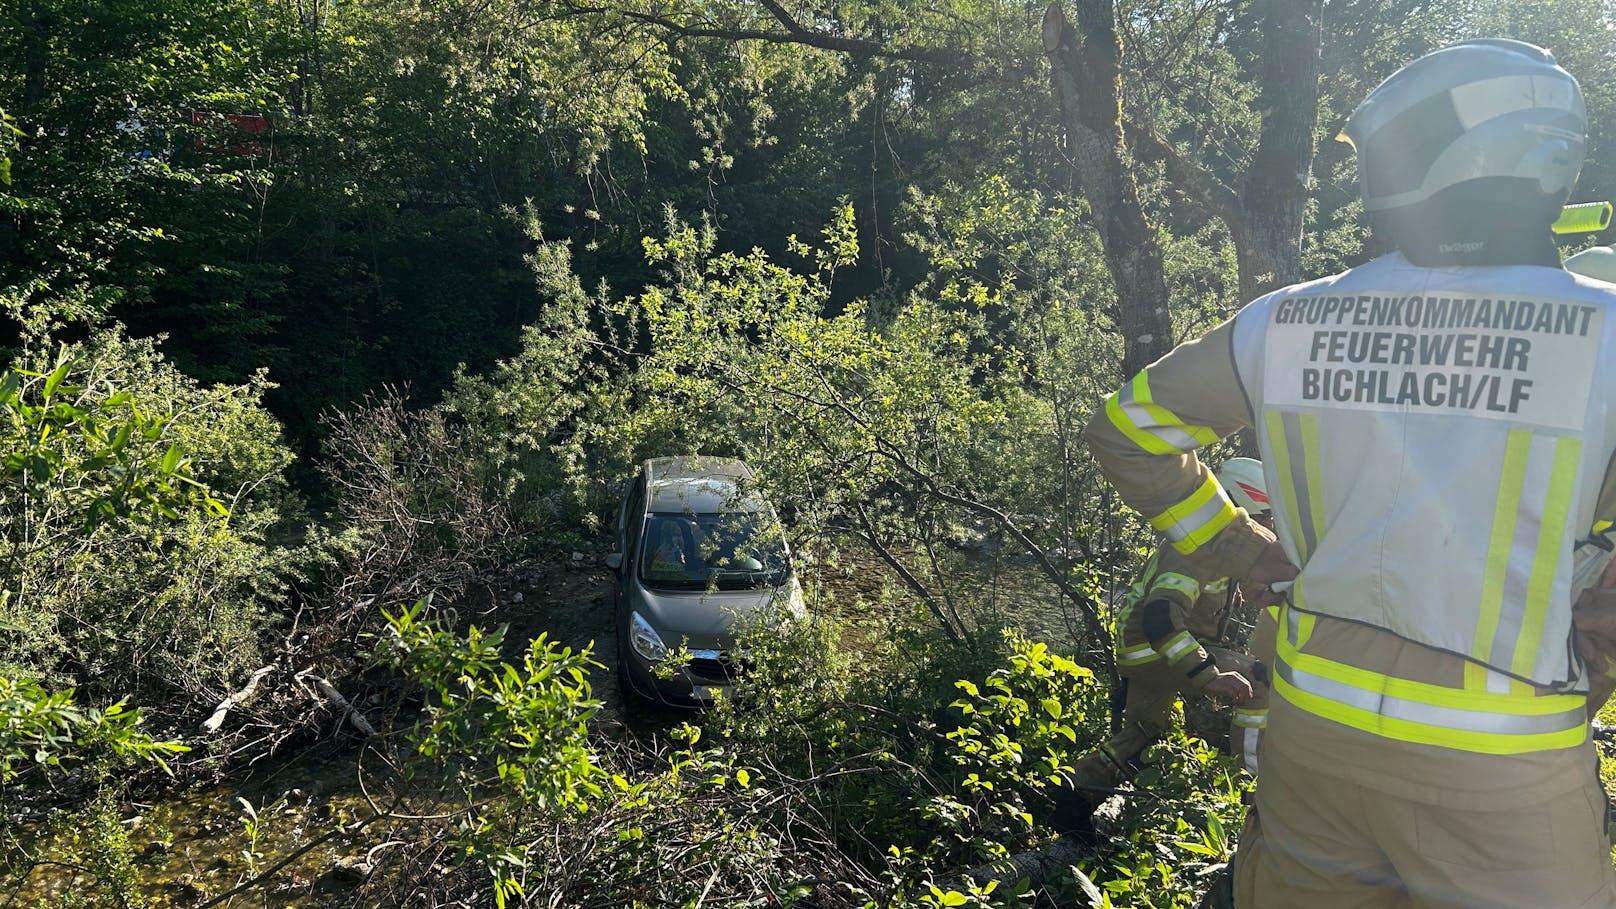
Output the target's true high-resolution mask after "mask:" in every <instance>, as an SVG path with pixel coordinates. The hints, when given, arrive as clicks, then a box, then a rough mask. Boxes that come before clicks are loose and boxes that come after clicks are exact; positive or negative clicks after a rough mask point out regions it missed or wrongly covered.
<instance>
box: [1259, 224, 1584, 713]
mask: <svg viewBox="0 0 1616 909" xmlns="http://www.w3.org/2000/svg"><path fill="white" fill-rule="evenodd" d="M1613 305H1616V288H1612V287H1611V286H1609V285H1605V284H1602V283H1600V282H1596V281H1591V280H1588V279H1586V278H1580V277H1578V276H1575V275H1572V274H1569V273H1567V272H1565V271H1563V270H1561V269H1556V268H1544V267H1537V266H1510V267H1496V268H1448V269H1425V268H1418V267H1415V266H1414V265H1411V264H1410V263H1409V262H1408V261H1407V260H1406V259H1404V258H1403V257H1402V256H1401V255H1400V254H1393V255H1390V256H1385V257H1382V258H1380V259H1376V260H1375V261H1373V262H1370V263H1367V264H1365V265H1363V266H1360V267H1358V268H1355V269H1352V270H1350V271H1347V272H1343V273H1342V274H1340V275H1336V276H1334V277H1330V278H1324V279H1321V280H1319V281H1314V282H1310V283H1307V284H1300V285H1294V286H1292V287H1288V288H1284V289H1282V290H1279V291H1275V292H1274V293H1272V294H1269V295H1268V296H1265V297H1263V298H1261V299H1259V300H1257V301H1255V302H1253V303H1252V304H1250V305H1249V306H1247V307H1246V308H1245V309H1243V310H1241V312H1240V313H1239V315H1238V316H1236V322H1235V330H1234V347H1235V350H1234V355H1235V365H1236V369H1237V371H1238V373H1239V376H1240V380H1241V382H1242V384H1243V385H1244V387H1245V389H1246V393H1247V395H1248V397H1249V398H1250V400H1251V405H1252V412H1253V414H1254V416H1255V418H1256V423H1257V435H1258V439H1259V444H1260V447H1261V449H1262V456H1263V467H1264V471H1265V473H1266V479H1267V482H1268V494H1269V498H1270V501H1271V503H1272V504H1273V508H1274V514H1275V524H1276V532H1277V534H1278V535H1279V538H1280V540H1281V542H1282V543H1283V544H1284V546H1285V548H1286V551H1287V552H1288V553H1290V556H1291V559H1292V560H1293V561H1294V562H1295V563H1296V564H1297V565H1299V566H1301V574H1300V575H1299V577H1298V578H1297V582H1296V585H1295V587H1294V588H1293V592H1292V594H1291V596H1292V599H1293V602H1294V603H1295V605H1296V606H1297V607H1298V608H1301V609H1303V610H1305V611H1309V612H1316V613H1320V614H1323V615H1330V616H1336V617H1339V618H1343V619H1349V620H1352V621H1357V622H1363V623H1367V624H1369V625H1373V626H1376V627H1379V628H1384V629H1386V630H1388V631H1391V632H1393V633H1395V634H1397V635H1400V636H1402V637H1404V638H1407V639H1409V640H1412V641H1415V642H1418V643H1421V644H1425V645H1428V646H1431V647H1435V648H1438V649H1441V650H1445V651H1448V652H1451V653H1455V654H1459V655H1462V656H1467V657H1470V658H1472V659H1475V660H1477V661H1478V662H1480V663H1484V664H1486V665H1488V666H1490V667H1492V668H1494V669H1496V670H1498V671H1499V672H1501V673H1505V674H1507V675H1511V676H1514V677H1516V678H1519V679H1523V680H1528V681H1532V682H1535V683H1537V684H1541V685H1560V684H1565V683H1572V682H1576V680H1577V679H1578V678H1579V676H1580V667H1579V665H1578V662H1577V658H1576V655H1575V653H1574V650H1573V648H1572V645H1571V595H1572V591H1571V574H1572V550H1573V547H1574V546H1575V543H1576V540H1577V539H1578V538H1579V537H1580V536H1581V535H1582V534H1583V533H1585V532H1586V530H1587V528H1588V527H1589V525H1590V523H1591V521H1592V512H1593V506H1594V499H1595V496H1596V495H1597V494H1598V492H1599V485H1600V481H1601V479H1602V478H1603V474H1604V471H1605V467H1606V465H1607V463H1608V462H1609V460H1610V456H1611V452H1612V450H1613V449H1616V436H1613V429H1616V427H1613V423H1616V421H1613V420H1612V419H1610V416H1609V415H1608V414H1607V409H1606V402H1607V401H1610V400H1612V395H1613V394H1616V356H1613V354H1616V316H1612V315H1609V313H1608V310H1609V309H1610V307H1612V306H1613Z"/></svg>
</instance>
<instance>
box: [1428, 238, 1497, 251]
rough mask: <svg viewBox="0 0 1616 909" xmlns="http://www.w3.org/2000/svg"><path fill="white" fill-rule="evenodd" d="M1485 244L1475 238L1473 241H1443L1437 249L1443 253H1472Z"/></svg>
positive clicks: (1479, 249)
mask: <svg viewBox="0 0 1616 909" xmlns="http://www.w3.org/2000/svg"><path fill="white" fill-rule="evenodd" d="M1486 245H1487V244H1486V243H1485V242H1483V241H1481V240H1477V241H1476V242H1474V243H1443V244H1442V245H1441V246H1438V247H1437V249H1439V250H1441V251H1442V252H1445V253H1473V252H1480V251H1481V248H1482V247H1483V246H1486Z"/></svg>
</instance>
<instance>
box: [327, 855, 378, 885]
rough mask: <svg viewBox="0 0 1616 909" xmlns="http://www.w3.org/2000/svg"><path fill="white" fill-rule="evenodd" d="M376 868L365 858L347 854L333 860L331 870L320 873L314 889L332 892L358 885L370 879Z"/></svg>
mask: <svg viewBox="0 0 1616 909" xmlns="http://www.w3.org/2000/svg"><path fill="white" fill-rule="evenodd" d="M374 870H375V869H374V868H373V867H372V866H371V864H370V863H369V862H367V861H365V860H364V859H362V858H358V857H356V856H349V855H345V856H343V857H341V858H339V859H337V860H336V861H335V862H333V863H332V865H331V868H330V870H328V871H327V872H326V873H324V874H322V875H320V879H319V880H317V881H315V882H314V889H315V890H316V891H319V892H321V893H330V892H331V891H333V890H346V889H348V888H350V887H357V886H359V885H360V884H363V883H364V882H365V881H367V880H369V879H370V875H371V872H372V871H374Z"/></svg>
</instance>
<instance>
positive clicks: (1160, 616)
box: [1116, 546, 1233, 691]
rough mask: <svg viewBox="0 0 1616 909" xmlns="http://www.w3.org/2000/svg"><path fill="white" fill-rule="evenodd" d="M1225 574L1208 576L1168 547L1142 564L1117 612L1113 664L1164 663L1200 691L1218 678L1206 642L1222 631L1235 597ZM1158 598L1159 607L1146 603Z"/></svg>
mask: <svg viewBox="0 0 1616 909" xmlns="http://www.w3.org/2000/svg"><path fill="white" fill-rule="evenodd" d="M1232 586H1233V585H1232V584H1231V582H1230V581H1229V579H1228V578H1227V577H1209V576H1207V574H1206V572H1205V570H1204V566H1202V565H1200V564H1198V563H1196V562H1195V561H1194V560H1192V559H1190V558H1189V557H1188V556H1184V555H1181V554H1180V553H1178V552H1177V551H1175V550H1174V549H1172V548H1171V547H1165V546H1164V547H1162V549H1161V550H1159V551H1158V552H1157V553H1156V555H1155V556H1154V557H1153V558H1151V560H1150V562H1149V563H1148V564H1146V566H1145V569H1144V571H1143V572H1141V574H1140V577H1139V580H1138V582H1137V583H1135V584H1134V586H1133V588H1132V589H1130V590H1129V592H1128V596H1127V599H1126V601H1125V602H1124V603H1123V607H1122V611H1121V612H1119V613H1118V615H1117V648H1116V649H1117V665H1118V667H1120V668H1121V670H1122V672H1123V674H1124V675H1127V674H1128V673H1129V671H1130V670H1132V669H1135V668H1138V667H1143V666H1146V665H1149V664H1152V663H1155V662H1158V661H1160V662H1163V663H1165V664H1166V665H1167V666H1168V667H1171V668H1172V669H1174V670H1176V671H1177V672H1179V673H1180V674H1182V675H1183V676H1184V677H1185V683H1186V685H1187V686H1188V687H1190V688H1193V689H1195V690H1197V691H1198V690H1200V689H1202V688H1205V687H1206V684H1207V683H1208V682H1210V681H1212V679H1214V678H1216V677H1217V669H1216V668H1215V664H1214V663H1213V661H1212V658H1211V656H1210V654H1208V652H1207V649H1206V646H1205V644H1206V643H1207V642H1213V643H1215V642H1216V641H1217V639H1218V638H1219V637H1220V636H1221V634H1222V631H1223V629H1222V625H1223V623H1224V621H1225V619H1226V617H1227V615H1228V610H1229V607H1230V605H1231V599H1232V596H1233V590H1232ZM1157 601H1162V602H1165V603H1166V605H1167V608H1166V609H1164V610H1157V609H1152V608H1149V607H1148V605H1147V604H1150V603H1153V602H1157Z"/></svg>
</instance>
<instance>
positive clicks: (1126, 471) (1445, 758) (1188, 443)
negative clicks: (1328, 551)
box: [1087, 272, 1616, 803]
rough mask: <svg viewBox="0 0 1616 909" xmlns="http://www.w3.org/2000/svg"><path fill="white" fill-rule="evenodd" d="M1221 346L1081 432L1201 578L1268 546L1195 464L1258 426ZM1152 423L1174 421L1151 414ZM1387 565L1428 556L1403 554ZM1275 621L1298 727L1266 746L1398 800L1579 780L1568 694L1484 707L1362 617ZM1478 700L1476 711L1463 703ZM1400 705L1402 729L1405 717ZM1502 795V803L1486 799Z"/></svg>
mask: <svg viewBox="0 0 1616 909" xmlns="http://www.w3.org/2000/svg"><path fill="white" fill-rule="evenodd" d="M1550 274H1553V273H1552V272H1550ZM1293 290H1294V288H1288V289H1286V290H1283V291H1279V292H1277V293H1278V294H1279V295H1284V294H1286V293H1288V292H1290V291H1293ZM1233 336H1234V322H1233V321H1232V320H1231V322H1229V323H1225V324H1224V325H1222V326H1219V327H1218V328H1216V329H1214V330H1213V331H1212V332H1210V333H1209V334H1208V335H1206V336H1205V337H1203V338H1202V339H1200V340H1199V341H1195V342H1190V343H1187V344H1184V345H1181V346H1180V347H1179V348H1178V349H1176V350H1175V351H1173V352H1172V353H1171V354H1169V355H1168V356H1167V357H1164V358H1163V359H1162V360H1160V361H1158V362H1157V363H1155V364H1153V365H1151V366H1150V367H1149V368H1147V369H1146V370H1145V371H1144V372H1142V373H1141V374H1140V375H1139V376H1136V377H1134V378H1133V380H1132V381H1130V383H1129V384H1128V385H1127V386H1125V387H1124V389H1122V390H1121V391H1120V392H1119V393H1118V394H1116V395H1113V396H1112V397H1111V398H1109V399H1107V401H1106V403H1105V405H1104V406H1102V407H1101V409H1100V410H1099V411H1097V412H1096V414H1095V415H1094V417H1093V419H1092V420H1091V421H1090V423H1089V426H1088V430H1087V434H1088V440H1089V443H1090V446H1091V450H1092V451H1093V452H1094V454H1095V456H1096V458H1097V459H1098V460H1099V462H1100V465H1101V468H1102V470H1103V471H1104V473H1105V475H1106V476H1107V478H1108V479H1109V480H1111V482H1112V483H1113V484H1114V485H1115V486H1116V488H1117V489H1118V491H1119V493H1121V495H1122V497H1123V499H1124V501H1126V502H1128V504H1129V505H1131V506H1132V507H1134V508H1135V509H1137V510H1138V511H1140V512H1141V513H1143V514H1144V515H1146V516H1147V517H1148V518H1150V520H1151V523H1152V524H1153V525H1154V526H1155V527H1156V528H1157V529H1158V530H1160V531H1162V532H1163V533H1164V535H1166V536H1167V538H1168V539H1169V541H1171V542H1172V544H1173V545H1174V546H1175V547H1176V548H1177V549H1179V550H1180V551H1181V552H1184V553H1185V554H1191V555H1193V556H1194V558H1196V559H1198V560H1200V561H1201V562H1202V563H1203V564H1205V565H1206V566H1207V567H1206V569H1205V570H1206V571H1207V572H1208V573H1213V574H1220V575H1222V574H1226V575H1229V576H1232V577H1241V576H1243V575H1244V574H1246V573H1247V571H1248V570H1249V568H1250V566H1251V565H1252V564H1253V562H1254V561H1255V560H1256V557H1257V555H1258V554H1259V553H1260V552H1261V551H1262V549H1263V547H1264V546H1265V545H1266V539H1267V537H1266V535H1265V534H1263V533H1262V532H1261V531H1260V529H1259V528H1257V527H1256V526H1255V525H1254V524H1253V523H1252V522H1251V521H1250V520H1249V518H1248V517H1247V516H1246V515H1245V514H1244V513H1243V512H1242V511H1241V510H1240V509H1237V508H1235V507H1234V506H1233V505H1232V503H1230V502H1228V500H1227V497H1226V496H1225V495H1224V494H1223V493H1222V491H1221V490H1220V489H1218V488H1217V485H1216V483H1215V481H1213V480H1212V477H1211V475H1210V473H1209V472H1208V471H1207V470H1206V468H1205V467H1204V466H1203V465H1201V464H1200V462H1199V461H1198V459H1196V457H1195V456H1194V454H1193V449H1194V448H1195V447H1197V446H1198V445H1201V444H1205V443H1207V442H1210V441H1212V440H1214V439H1215V438H1219V437H1222V436H1225V435H1228V434H1230V433H1232V432H1234V431H1236V430H1238V429H1240V428H1242V427H1246V426H1251V425H1253V424H1254V423H1255V421H1256V415H1255V414H1254V413H1253V412H1252V406H1251V403H1250V402H1248V400H1247V397H1246V393H1247V392H1246V389H1245V387H1244V386H1243V385H1242V383H1241V380H1240V377H1239V374H1238V370H1237V366H1236V349H1235V344H1234V337H1233ZM1164 413H1165V414H1167V415H1170V416H1172V417H1174V418H1175V419H1173V420H1163V419H1160V417H1161V416H1162V414H1164ZM1142 426H1143V427H1149V428H1146V429H1143V430H1141V429H1140V428H1139V427H1142ZM1164 427H1165V428H1164ZM1590 456H1596V457H1601V458H1602V459H1603V461H1604V462H1605V463H1606V465H1607V469H1606V470H1605V471H1604V474H1603V486H1602V487H1601V494H1600V496H1599V502H1598V505H1597V507H1596V508H1595V509H1594V513H1595V514H1598V515H1609V514H1611V513H1612V511H1616V484H1613V483H1612V482H1611V472H1610V470H1609V469H1608V462H1609V453H1608V452H1604V453H1601V454H1599V455H1590ZM1281 520H1283V516H1282V517H1281ZM1326 532H1328V528H1326ZM1393 557H1403V558H1407V559H1421V558H1424V559H1425V561H1426V562H1427V563H1429V561H1430V559H1429V556H1428V555H1426V556H1422V555H1421V554H1420V553H1412V552H1411V553H1398V554H1393ZM1423 567H1425V568H1427V569H1428V570H1431V571H1438V572H1439V571H1440V570H1441V569H1442V568H1443V566H1441V565H1433V564H1426V565H1424V566H1423ZM1461 570H1469V569H1461ZM1408 605H1409V608H1410V609H1415V608H1418V607H1419V604H1413V603H1411V604H1408ZM1567 608H1568V606H1567ZM1284 612H1285V614H1284V615H1283V616H1282V619H1281V628H1280V634H1279V648H1278V649H1279V653H1278V659H1277V667H1276V669H1277V670H1278V672H1279V675H1277V677H1276V679H1275V685H1276V692H1277V693H1278V695H1279V700H1280V701H1282V702H1288V707H1292V708H1295V709H1294V710H1290V711H1289V713H1290V714H1291V716H1290V718H1288V719H1287V723H1288V724H1289V725H1290V726H1291V727H1292V730H1293V731H1298V730H1300V731H1302V732H1301V734H1292V735H1286V736H1283V737H1282V738H1283V739H1284V741H1283V742H1282V743H1278V744H1277V745H1275V747H1285V748H1286V750H1287V751H1290V752H1292V753H1293V754H1295V756H1296V757H1297V758H1298V759H1300V760H1304V761H1307V762H1309V763H1313V764H1315V765H1316V766H1318V767H1319V768H1320V769H1326V768H1328V769H1329V770H1330V771H1331V772H1334V773H1337V774H1338V775H1342V776H1346V777H1349V778H1355V779H1357V780H1358V781H1359V782H1362V783H1365V784H1367V785H1374V786H1376V787H1377V788H1381V789H1383V790H1387V791H1393V792H1399V793H1402V794H1405V795H1407V796H1408V797H1410V798H1424V797H1426V796H1425V794H1424V790H1426V789H1427V788H1428V787H1430V786H1431V785H1432V783H1433V780H1440V781H1441V783H1442V785H1444V786H1445V787H1447V790H1448V791H1453V790H1455V789H1457V790H1464V789H1465V788H1466V787H1467V786H1468V785H1471V784H1472V783H1473V785H1474V789H1475V791H1476V792H1477V793H1478V794H1479V793H1482V792H1488V793H1489V794H1490V797H1491V798H1493V799H1494V801H1495V803H1496V802H1497V801H1498V800H1500V799H1502V800H1503V801H1513V800H1517V799H1518V800H1522V802H1523V803H1524V802H1525V801H1529V800H1530V799H1532V798H1535V797H1541V796H1542V795H1543V794H1545V793H1546V792H1551V791H1562V790H1564V789H1566V788H1569V786H1570V784H1569V783H1566V782H1565V781H1564V778H1565V775H1566V774H1573V775H1574V774H1576V773H1580V772H1583V771H1584V770H1585V764H1586V760H1587V755H1586V754H1582V753H1581V752H1583V751H1585V747H1586V737H1585V732H1584V731H1583V730H1581V729H1577V730H1575V731H1573V729H1572V728H1570V727H1569V726H1568V725H1567V724H1565V723H1561V722H1560V721H1561V720H1562V719H1564V718H1565V717H1567V716H1569V715H1570V714H1571V713H1572V712H1573V710H1574V708H1575V707H1576V705H1573V704H1572V703H1571V702H1572V701H1573V700H1577V697H1578V696H1577V695H1574V694H1560V693H1558V692H1554V691H1551V690H1548V689H1546V688H1541V689H1534V688H1533V687H1532V686H1523V685H1522V684H1521V683H1520V682H1518V681H1516V682H1513V683H1512V685H1511V686H1510V687H1511V692H1510V693H1511V696H1514V697H1517V698H1520V699H1521V700H1517V701H1512V702H1511V703H1510V704H1508V705H1505V707H1504V709H1502V710H1501V711H1500V712H1489V710H1491V708H1492V707H1493V706H1494V702H1492V701H1488V700H1487V693H1486V692H1485V691H1482V692H1478V691H1477V690H1476V688H1475V685H1476V676H1477V673H1476V670H1475V666H1476V664H1475V663H1473V662H1472V661H1469V660H1466V659H1464V658H1462V657H1460V656H1457V655H1454V654H1451V653H1445V652H1442V651H1440V650H1437V649H1434V648H1432V647H1430V646H1427V645H1426V644H1424V643H1420V642H1416V641H1413V640H1410V639H1408V638H1404V637H1400V636H1398V635H1397V634H1394V633H1392V632H1390V631H1387V630H1384V629H1382V628H1377V627H1373V626H1372V625H1368V624H1364V623H1362V622H1357V621H1347V620H1343V619H1340V618H1337V617H1335V616H1332V615H1329V614H1316V613H1304V612H1302V611H1300V610H1297V609H1296V608H1295V607H1294V606H1293V605H1290V606H1287V607H1286V609H1285V611H1284ZM1467 667H1469V668H1468V669H1467ZM1293 682H1304V683H1306V684H1315V683H1319V684H1324V685H1325V686H1330V685H1335V686H1336V687H1342V686H1343V685H1345V686H1346V687H1347V688H1348V689H1350V688H1351V686H1354V685H1355V686H1358V687H1357V689H1356V690H1357V692H1358V693H1359V694H1362V695H1364V697H1363V698H1362V699H1360V702H1359V703H1357V704H1352V703H1348V701H1350V698H1348V699H1344V700H1343V701H1342V702H1341V703H1334V702H1329V701H1321V700H1319V699H1318V698H1315V697H1313V696H1312V694H1311V692H1308V691H1303V690H1302V689H1301V688H1298V687H1296V685H1294V684H1292V683H1293ZM1523 688H1524V689H1525V690H1522V689H1523ZM1539 699H1540V700H1539ZM1478 705H1483V706H1486V707H1487V708H1488V709H1474V708H1477V707H1478ZM1405 708H1406V709H1407V711H1409V713H1408V715H1409V716H1412V717H1414V719H1413V720H1409V719H1407V717H1405V716H1404V715H1403V712H1404V711H1405ZM1521 716H1527V717H1530V718H1531V720H1530V721H1531V722H1536V723H1539V725H1540V726H1541V728H1543V729H1548V728H1549V726H1553V727H1554V728H1553V729H1552V730H1549V733H1550V735H1549V738H1552V743H1548V742H1549V738H1545V737H1543V736H1542V735H1539V736H1537V737H1533V736H1531V735H1527V736H1520V737H1516V738H1514V739H1506V738H1504V737H1501V736H1499V735H1495V734H1494V730H1493V729H1492V727H1491V724H1492V723H1493V721H1495V720H1496V721H1498V722H1499V723H1500V725H1501V726H1507V725H1508V724H1509V723H1511V722H1516V721H1517V720H1518V719H1519V717H1521ZM1542 717H1550V719H1548V720H1542V719H1541V718H1542ZM1443 724H1447V725H1446V726H1444V725H1443ZM1561 726H1567V728H1563V729H1562V728H1560V727H1561ZM1456 727H1457V728H1456ZM1466 727H1474V728H1466ZM1545 743H1548V744H1545ZM1540 745H1542V746H1543V747H1539V746H1540ZM1576 745H1582V746H1584V747H1580V748H1579V747H1575V746H1576ZM1265 747H1270V746H1265ZM1501 785H1502V786H1503V787H1505V788H1506V789H1507V790H1508V792H1507V793H1506V794H1502V795H1501V794H1499V793H1498V792H1497V790H1498V788H1499V787H1500V786H1501Z"/></svg>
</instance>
